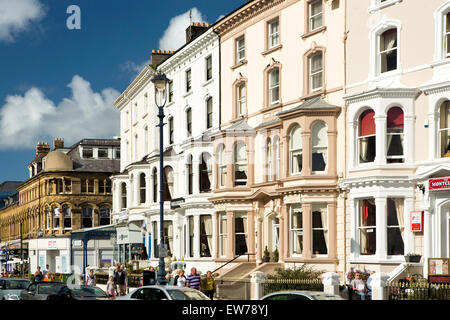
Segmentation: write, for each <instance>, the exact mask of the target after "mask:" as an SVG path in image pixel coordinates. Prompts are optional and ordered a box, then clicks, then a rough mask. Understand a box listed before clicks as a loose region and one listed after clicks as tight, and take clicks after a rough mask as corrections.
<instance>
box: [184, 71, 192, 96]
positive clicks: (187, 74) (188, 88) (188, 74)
mask: <svg viewBox="0 0 450 320" xmlns="http://www.w3.org/2000/svg"><path fill="white" fill-rule="evenodd" d="M191 75H192V72H191V69H188V70H186V72H185V83H186V92H190V91H191V89H192V84H191Z"/></svg>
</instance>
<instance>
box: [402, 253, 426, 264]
mask: <svg viewBox="0 0 450 320" xmlns="http://www.w3.org/2000/svg"><path fill="white" fill-rule="evenodd" d="M420 258H422V255H420V254H417V253H408V254H407V255H406V256H405V261H406V262H415V263H419V262H420Z"/></svg>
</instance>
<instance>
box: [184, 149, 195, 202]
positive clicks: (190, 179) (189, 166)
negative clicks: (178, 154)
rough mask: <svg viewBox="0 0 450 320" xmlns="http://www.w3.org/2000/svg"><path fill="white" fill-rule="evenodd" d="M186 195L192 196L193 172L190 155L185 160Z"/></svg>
mask: <svg viewBox="0 0 450 320" xmlns="http://www.w3.org/2000/svg"><path fill="white" fill-rule="evenodd" d="M186 167H187V178H188V181H187V191H188V192H187V193H188V194H192V192H193V183H194V171H193V169H192V155H191V154H190V155H189V156H188V159H187V165H186Z"/></svg>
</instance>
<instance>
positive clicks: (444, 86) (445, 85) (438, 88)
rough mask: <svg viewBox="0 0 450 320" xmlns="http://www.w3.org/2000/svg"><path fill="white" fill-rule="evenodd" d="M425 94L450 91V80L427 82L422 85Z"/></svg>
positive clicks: (421, 88)
mask: <svg viewBox="0 0 450 320" xmlns="http://www.w3.org/2000/svg"><path fill="white" fill-rule="evenodd" d="M420 90H422V91H423V93H424V94H425V95H430V94H435V93H441V92H446V91H450V81H445V82H438V83H433V84H427V85H424V86H421V87H420Z"/></svg>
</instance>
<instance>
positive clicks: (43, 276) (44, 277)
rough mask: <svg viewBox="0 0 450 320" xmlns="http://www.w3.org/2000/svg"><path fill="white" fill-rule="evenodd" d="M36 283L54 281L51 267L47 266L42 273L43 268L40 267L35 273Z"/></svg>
mask: <svg viewBox="0 0 450 320" xmlns="http://www.w3.org/2000/svg"><path fill="white" fill-rule="evenodd" d="M34 281H53V274H52V272H51V271H50V266H49V265H48V264H47V265H45V269H44V270H43V271H41V267H40V266H38V267H37V270H36V272H35V273H34Z"/></svg>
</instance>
